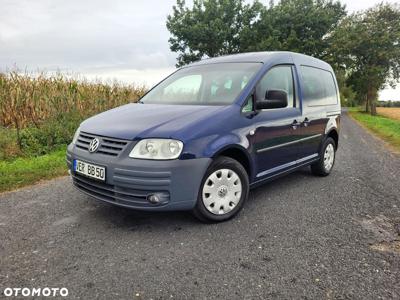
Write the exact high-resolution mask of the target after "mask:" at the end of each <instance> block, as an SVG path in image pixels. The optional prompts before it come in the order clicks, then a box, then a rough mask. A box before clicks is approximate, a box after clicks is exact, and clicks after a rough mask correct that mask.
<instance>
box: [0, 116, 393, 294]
mask: <svg viewBox="0 0 400 300" xmlns="http://www.w3.org/2000/svg"><path fill="white" fill-rule="evenodd" d="M399 223H400V157H399V156H396V155H394V154H391V153H390V152H389V151H388V150H387V149H386V148H385V147H384V146H383V144H382V143H381V142H380V141H378V140H376V139H375V138H373V137H372V136H370V135H369V134H368V133H366V132H365V131H364V130H363V129H362V128H360V127H359V126H358V125H357V124H355V123H354V121H352V120H350V119H349V118H348V117H346V116H344V117H343V119H342V131H341V136H340V148H339V151H338V153H337V161H336V165H335V167H334V171H333V173H332V174H331V175H330V176H329V177H326V178H318V177H314V176H312V175H311V173H310V172H309V171H308V169H304V170H301V171H299V172H296V173H293V174H291V175H289V176H286V177H284V178H281V179H278V180H276V181H274V182H271V183H268V184H266V185H264V186H262V187H260V188H257V189H256V190H253V191H252V192H251V193H250V199H249V201H248V202H247V203H246V204H245V207H244V209H243V210H242V212H241V213H240V214H239V215H238V216H237V217H236V218H235V219H233V220H231V221H229V222H225V223H222V224H213V225H204V224H201V223H199V222H198V221H196V220H195V219H194V218H193V217H192V216H191V215H190V214H189V213H157V214H150V213H142V212H135V211H129V210H124V209H120V208H116V207H112V206H108V205H105V204H101V203H98V202H96V201H94V200H91V199H90V198H88V197H87V196H84V195H82V194H80V193H79V192H78V191H76V190H75V189H74V188H73V187H72V184H71V182H70V179H69V178H61V179H56V180H53V181H50V182H47V183H43V184H40V185H36V186H32V187H28V188H25V189H22V190H19V191H17V192H13V193H7V194H3V195H0V254H1V255H0V288H1V293H2V292H3V290H4V288H6V287H30V288H32V287H42V288H43V287H66V288H68V291H69V298H71V299H77V298H80V299H95V298H100V299H171V298H173V299H399V298H400V242H399V240H400V235H399V232H398V231H400V228H398V227H400V225H396V224H399ZM396 228H397V229H396ZM1 296H2V295H1V294H0V298H1Z"/></svg>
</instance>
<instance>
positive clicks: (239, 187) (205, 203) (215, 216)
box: [193, 156, 249, 222]
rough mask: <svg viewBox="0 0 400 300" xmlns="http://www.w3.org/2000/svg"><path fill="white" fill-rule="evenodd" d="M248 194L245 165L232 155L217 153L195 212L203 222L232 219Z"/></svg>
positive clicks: (208, 170) (203, 183)
mask: <svg viewBox="0 0 400 300" xmlns="http://www.w3.org/2000/svg"><path fill="white" fill-rule="evenodd" d="M248 194H249V178H248V175H247V172H246V170H245V169H244V168H243V166H242V165H241V164H240V163H239V162H238V161H236V160H234V159H232V158H230V157H224V156H221V157H217V158H216V159H215V160H214V161H213V162H212V163H211V165H210V167H209V168H208V169H207V171H206V173H205V175H204V177H203V180H202V183H201V185H200V190H199V194H198V197H197V203H196V206H195V208H194V210H193V213H194V215H195V216H196V217H197V218H198V219H200V220H201V221H203V222H221V221H225V220H228V219H230V218H232V217H233V216H234V215H236V214H237V213H238V212H239V210H240V209H241V208H242V207H243V203H244V202H245V200H246V199H247V197H248Z"/></svg>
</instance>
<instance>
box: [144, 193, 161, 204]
mask: <svg viewBox="0 0 400 300" xmlns="http://www.w3.org/2000/svg"><path fill="white" fill-rule="evenodd" d="M147 201H149V202H150V203H151V204H158V203H160V197H158V195H156V194H152V195H148V196H147Z"/></svg>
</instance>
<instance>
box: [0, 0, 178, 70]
mask: <svg viewBox="0 0 400 300" xmlns="http://www.w3.org/2000/svg"><path fill="white" fill-rule="evenodd" d="M151 2H153V3H151ZM171 2H172V1H163V2H160V1H104V0H102V1H76V0H73V1H50V0H41V1H18V2H17V1H6V2H5V3H4V2H3V4H2V9H1V10H0V45H1V47H0V66H1V67H2V68H3V69H4V68H5V67H6V66H8V67H9V66H12V65H13V64H16V65H18V66H19V67H21V68H25V67H28V68H29V69H36V68H46V69H55V68H61V69H64V68H68V69H73V70H85V69H88V68H89V69H90V68H107V67H115V66H118V67H120V68H135V69H138V70H140V69H144V68H164V67H169V66H173V65H174V63H175V54H173V53H171V52H170V51H169V48H168V32H167V30H166V28H165V21H166V16H167V14H168V12H169V11H170V9H171V7H172V3H171ZM151 4H152V5H151ZM155 7H157V9H154V8H155Z"/></svg>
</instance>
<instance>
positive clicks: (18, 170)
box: [0, 147, 67, 192]
mask: <svg viewBox="0 0 400 300" xmlns="http://www.w3.org/2000/svg"><path fill="white" fill-rule="evenodd" d="M66 174H67V166H66V162H65V147H63V148H62V149H60V150H57V151H54V152H51V153H49V154H46V155H42V156H38V157H26V158H17V159H15V160H11V161H7V160H3V161H0V192H5V191H10V190H13V189H16V188H19V187H22V186H25V185H29V184H33V183H35V182H38V181H40V180H43V179H51V178H55V177H58V176H61V175H66Z"/></svg>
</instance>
